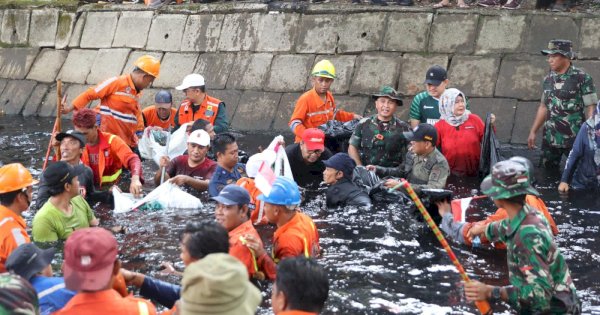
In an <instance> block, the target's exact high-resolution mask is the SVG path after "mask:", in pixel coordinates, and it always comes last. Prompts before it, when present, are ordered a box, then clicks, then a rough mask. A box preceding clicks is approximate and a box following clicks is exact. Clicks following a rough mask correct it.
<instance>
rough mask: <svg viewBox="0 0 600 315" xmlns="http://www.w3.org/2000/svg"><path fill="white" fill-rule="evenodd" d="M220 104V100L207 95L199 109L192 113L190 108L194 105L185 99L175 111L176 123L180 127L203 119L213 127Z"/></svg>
mask: <svg viewBox="0 0 600 315" xmlns="http://www.w3.org/2000/svg"><path fill="white" fill-rule="evenodd" d="M220 103H221V100H219V99H218V98H214V97H212V96H208V94H207V95H206V96H205V97H204V101H202V104H200V109H199V110H197V111H196V112H195V113H194V111H193V110H192V106H193V105H194V104H193V103H192V102H191V101H190V100H188V99H186V100H184V101H183V103H181V106H179V109H178V110H177V117H178V121H177V123H178V124H179V125H180V126H181V125H183V124H185V123H187V122H192V121H196V120H198V119H204V120H206V121H209V122H210V123H211V124H212V125H214V124H215V120H216V119H217V113H218V112H219V104H220Z"/></svg>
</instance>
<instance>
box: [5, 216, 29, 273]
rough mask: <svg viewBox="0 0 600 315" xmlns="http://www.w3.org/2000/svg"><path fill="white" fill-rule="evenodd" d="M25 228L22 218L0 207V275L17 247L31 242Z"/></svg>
mask: <svg viewBox="0 0 600 315" xmlns="http://www.w3.org/2000/svg"><path fill="white" fill-rule="evenodd" d="M25 227H26V224H25V220H23V217H21V216H20V215H18V214H16V213H14V212H13V211H12V210H10V209H8V208H7V207H5V206H3V205H0V273H2V272H6V268H5V267H4V264H5V263H6V259H7V258H8V256H10V254H11V253H12V252H13V251H14V250H15V249H17V247H19V245H21V244H25V243H29V242H31V240H30V239H29V235H27V231H25Z"/></svg>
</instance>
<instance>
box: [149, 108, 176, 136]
mask: <svg viewBox="0 0 600 315" xmlns="http://www.w3.org/2000/svg"><path fill="white" fill-rule="evenodd" d="M142 115H143V116H144V122H145V126H146V127H155V126H156V127H161V128H162V129H165V130H167V129H169V126H171V128H173V127H175V115H177V110H176V109H175V108H171V114H170V115H169V118H168V119H167V120H162V119H160V117H158V113H157V112H156V106H155V105H152V106H148V107H146V108H144V110H142Z"/></svg>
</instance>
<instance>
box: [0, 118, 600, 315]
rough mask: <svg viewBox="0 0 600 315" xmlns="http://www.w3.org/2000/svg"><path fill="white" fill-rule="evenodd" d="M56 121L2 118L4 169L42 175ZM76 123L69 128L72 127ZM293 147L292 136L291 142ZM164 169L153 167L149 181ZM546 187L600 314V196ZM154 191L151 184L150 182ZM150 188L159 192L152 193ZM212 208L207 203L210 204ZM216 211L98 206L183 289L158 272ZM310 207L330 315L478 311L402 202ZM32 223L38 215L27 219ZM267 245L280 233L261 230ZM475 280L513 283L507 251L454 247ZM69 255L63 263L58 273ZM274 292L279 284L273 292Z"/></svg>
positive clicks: (123, 241) (544, 178) (575, 271)
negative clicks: (190, 225)
mask: <svg viewBox="0 0 600 315" xmlns="http://www.w3.org/2000/svg"><path fill="white" fill-rule="evenodd" d="M52 123H53V119H51V118H23V117H20V116H0V162H1V163H2V164H6V163H10V162H20V163H23V164H24V165H25V166H26V167H28V168H29V169H30V170H31V171H32V173H33V174H34V176H39V173H40V171H41V168H42V159H43V156H44V155H45V153H46V147H47V143H48V142H47V141H48V136H49V134H50V130H51V128H52ZM69 124H70V123H69V122H67V121H65V122H64V124H63V125H64V126H68V125H69ZM272 137H273V134H269V133H257V134H239V143H240V146H241V148H242V149H244V150H247V151H248V152H250V153H252V152H254V151H256V149H255V148H256V147H257V146H258V145H263V146H264V145H266V144H268V143H269V141H270V140H271V139H272ZM286 140H288V141H291V137H289V136H288V137H286ZM504 153H505V154H506V155H509V156H510V155H518V154H521V155H526V156H528V157H534V156H533V155H532V154H531V152H529V151H527V150H523V149H520V148H505V149H504ZM155 170H156V167H155V166H154V165H152V162H150V161H146V162H144V174H145V176H146V178H149V177H150V175H151V174H153V173H154V171H155ZM536 177H537V179H538V183H539V185H538V188H539V190H540V192H541V193H542V195H543V198H544V200H545V201H546V203H547V205H548V208H549V210H550V211H551V213H552V215H553V216H554V219H555V221H556V223H557V224H558V226H559V229H560V231H561V232H560V234H559V236H558V237H557V242H558V244H559V246H560V248H561V251H562V252H563V254H564V255H565V257H566V259H567V262H568V265H569V267H570V269H571V272H572V275H573V278H574V280H575V285H576V287H577V289H578V293H579V296H580V298H581V300H582V301H583V311H584V313H585V314H600V272H599V271H598V269H599V268H598V264H599V263H600V254H599V250H600V241H599V240H598V235H599V228H598V222H600V198H598V196H597V194H590V193H579V194H571V195H570V196H569V197H567V198H562V197H561V196H559V195H558V194H557V193H556V189H555V187H556V186H557V184H558V182H557V181H558V178H559V174H558V171H557V170H553V171H551V172H543V170H538V172H537V174H536ZM147 185H148V184H147ZM449 187H450V189H453V190H454V191H455V195H457V196H460V197H466V196H470V194H471V193H472V189H477V188H478V182H477V180H475V179H473V180H456V179H451V181H450V182H449ZM146 188H147V189H148V190H150V189H151V187H150V186H148V187H146ZM204 201H206V200H204ZM474 205H475V207H472V208H471V209H470V210H469V212H468V215H469V218H471V219H477V218H483V217H484V216H485V214H486V213H490V212H491V211H492V210H493V207H492V203H491V202H490V201H488V200H483V201H478V202H477V203H474ZM213 206H214V205H213V204H212V203H211V202H205V205H204V207H203V208H201V209H197V210H193V211H191V210H188V211H173V210H167V211H161V212H149V213H142V212H131V213H126V214H121V215H113V214H112V213H111V211H110V209H106V208H102V207H96V209H95V211H96V213H97V216H98V217H99V218H100V219H101V222H103V223H102V225H103V226H112V225H122V226H125V227H126V228H127V233H125V234H119V235H117V238H118V240H119V244H120V258H121V259H122V261H123V264H124V266H125V267H127V268H130V269H134V270H137V271H140V272H145V273H148V274H150V275H154V276H157V277H159V278H162V279H165V280H168V281H172V282H178V281H179V279H177V278H175V277H172V276H163V275H161V274H160V273H159V271H158V266H159V264H160V262H161V261H171V262H173V263H174V264H175V266H176V267H177V268H178V269H179V270H182V269H183V265H182V263H181V261H180V260H179V249H178V240H179V233H180V232H181V230H182V229H183V226H184V225H185V223H186V222H188V221H190V220H198V219H203V218H212V210H213ZM302 208H303V210H304V211H305V212H307V213H308V214H309V215H310V216H311V217H312V218H313V219H314V220H315V223H316V225H317V227H318V229H319V232H320V235H321V247H322V248H323V249H324V254H323V257H322V258H320V262H321V263H322V264H323V265H325V266H326V268H327V270H328V272H329V278H330V286H331V290H330V297H329V300H328V302H327V309H326V310H325V311H324V312H323V313H324V314H469V313H471V314H476V313H477V310H476V309H475V308H474V307H473V305H472V304H469V303H467V302H466V301H465V299H464V296H463V292H462V289H461V287H460V285H459V284H460V277H459V275H458V273H457V272H456V271H455V269H454V267H453V265H452V263H451V262H450V260H449V259H448V258H447V256H446V254H445V252H444V250H443V249H442V248H441V246H439V245H438V243H437V240H436V239H435V237H434V235H433V234H432V233H431V232H430V231H429V230H428V228H427V227H426V226H425V225H424V223H422V222H421V221H420V220H418V217H417V216H415V215H414V214H413V213H412V211H411V210H409V209H408V208H407V207H403V206H399V205H382V206H378V207H374V208H373V209H369V210H366V209H343V210H342V209H339V210H327V209H326V208H325V200H324V194H323V190H322V189H320V190H315V191H311V192H308V193H307V197H306V200H305V202H304V204H303V205H302ZM26 217H27V221H28V224H30V223H31V218H32V217H33V213H31V211H29V212H28V213H26ZM258 230H259V233H260V234H261V235H262V237H263V239H264V240H266V243H267V244H270V241H269V239H270V238H271V236H272V234H273V228H272V227H260V228H259V229H258ZM451 246H452V248H453V250H454V251H455V253H456V255H457V257H458V259H459V260H460V262H461V263H462V264H463V266H464V267H465V269H466V270H467V272H468V274H469V276H470V277H472V278H474V279H479V280H482V281H484V282H486V283H490V284H495V285H504V284H507V283H508V277H507V269H506V255H505V253H503V252H500V251H496V250H492V249H486V248H477V249H471V248H467V247H464V246H457V245H455V244H452V243H451ZM59 262H60V256H59V257H58V259H57V261H55V268H54V269H55V272H59V270H60V268H56V266H58V264H59ZM265 291H267V292H270V288H269V286H267V289H266V290H265ZM263 297H264V299H263V300H264V302H263V304H262V307H261V309H260V310H259V314H272V313H271V311H270V309H269V307H270V304H269V303H270V301H269V299H270V293H263ZM494 310H495V311H496V313H497V314H500V313H505V314H510V312H509V311H508V308H507V307H506V305H494Z"/></svg>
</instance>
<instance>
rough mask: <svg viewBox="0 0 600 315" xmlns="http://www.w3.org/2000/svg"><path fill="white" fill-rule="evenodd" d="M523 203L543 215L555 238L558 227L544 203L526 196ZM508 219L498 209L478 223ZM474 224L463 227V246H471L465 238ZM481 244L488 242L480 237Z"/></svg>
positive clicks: (497, 245) (501, 244) (502, 246)
mask: <svg viewBox="0 0 600 315" xmlns="http://www.w3.org/2000/svg"><path fill="white" fill-rule="evenodd" d="M525 203H527V204H528V205H530V206H532V207H533V208H535V209H537V210H538V211H540V212H541V213H542V214H544V217H545V218H546V220H548V223H549V224H550V228H551V229H552V234H554V235H555V236H556V235H558V227H557V226H556V222H554V219H553V218H552V216H551V215H550V212H548V208H547V207H546V204H545V203H544V201H543V200H542V199H541V198H539V197H536V196H534V195H527V197H525ZM506 218H508V213H507V212H506V209H504V208H499V209H498V210H496V213H494V214H492V215H490V216H488V217H487V218H486V219H485V220H483V221H479V222H483V223H484V224H489V223H492V222H495V221H501V220H504V219H506ZM475 223H476V222H470V223H467V224H466V225H465V227H464V228H463V238H464V239H465V244H466V245H467V246H471V244H472V243H471V238H469V237H468V236H467V234H468V232H469V230H471V227H472V226H473V225H474V224H475ZM481 242H482V243H484V244H489V241H488V240H487V239H486V238H485V237H482V238H481ZM494 246H495V247H496V248H498V249H506V245H505V244H503V243H497V244H496V243H494Z"/></svg>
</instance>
